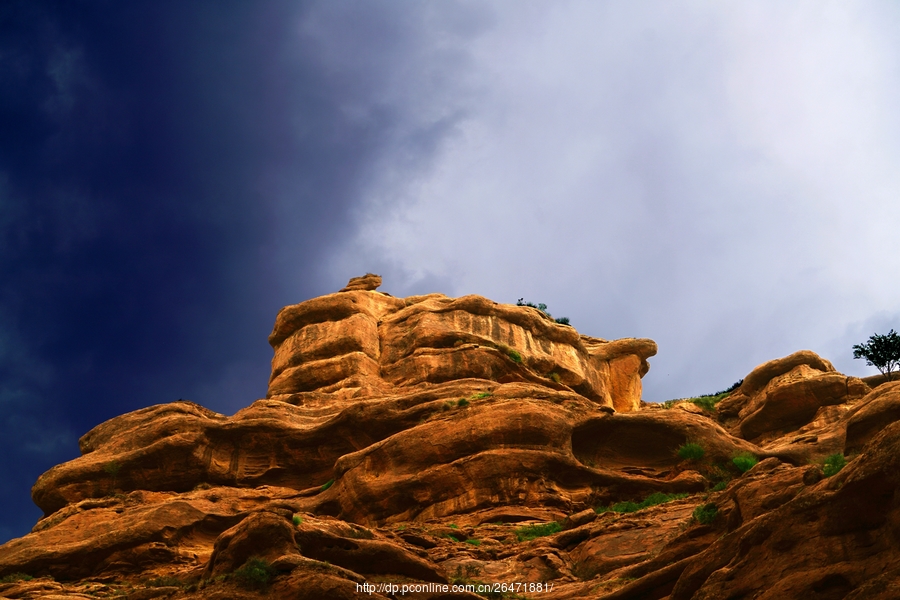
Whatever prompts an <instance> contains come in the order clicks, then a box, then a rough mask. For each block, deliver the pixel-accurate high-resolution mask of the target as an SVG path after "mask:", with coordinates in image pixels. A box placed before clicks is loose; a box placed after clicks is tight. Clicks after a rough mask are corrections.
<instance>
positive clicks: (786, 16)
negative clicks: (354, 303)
mask: <svg viewBox="0 0 900 600" xmlns="http://www.w3.org/2000/svg"><path fill="white" fill-rule="evenodd" d="M492 6H493V7H494V8H495V9H496V12H495V15H494V16H495V20H494V21H493V23H492V25H491V27H489V28H485V29H483V30H480V31H479V32H478V34H477V36H475V37H474V38H473V39H472V40H468V41H467V42H466V44H465V47H464V48H463V46H462V44H460V51H461V52H462V51H465V52H467V54H468V57H467V61H468V62H467V64H470V65H471V67H470V72H469V73H468V75H467V80H466V85H465V86H460V87H459V89H458V90H457V89H455V88H453V87H452V86H451V87H450V88H449V89H447V90H445V92H444V93H443V95H442V96H441V98H440V101H441V105H442V106H448V107H454V108H455V112H456V113H458V114H460V115H463V117H462V118H461V119H459V120H458V121H456V122H455V123H454V126H453V127H452V128H451V129H450V130H448V131H447V132H446V134H445V135H444V136H443V138H442V140H441V144H440V145H438V154H437V156H436V157H434V158H433V159H432V160H431V161H430V162H428V163H427V164H426V163H423V164H421V165H417V166H416V168H408V169H404V170H402V172H401V173H400V175H399V176H398V175H397V174H396V173H393V172H392V171H391V170H390V169H387V172H388V173H390V176H387V177H383V178H381V179H376V181H375V182H374V183H373V184H372V185H370V186H369V187H368V188H367V189H366V190H365V192H364V195H363V199H364V202H365V205H364V206H365V208H363V209H361V210H360V212H359V213H358V214H359V218H358V222H359V224H360V231H359V234H358V236H357V239H356V241H355V243H354V244H353V245H349V246H348V247H347V248H346V250H345V252H344V253H343V254H342V255H341V256H338V257H336V258H335V261H334V263H333V264H334V265H338V266H340V268H341V269H342V270H348V269H350V268H351V267H350V265H358V267H356V270H357V271H359V272H360V273H362V272H365V271H366V270H367V269H366V267H365V265H368V264H372V263H373V262H375V263H379V261H380V264H384V265H385V266H386V267H387V268H388V269H389V270H388V272H387V273H385V274H384V275H386V276H385V286H384V287H385V289H388V290H389V291H392V293H405V292H406V290H408V289H412V288H413V287H414V286H415V282H417V281H424V280H428V279H429V278H431V279H432V280H434V281H448V283H449V282H451V281H452V283H450V285H448V287H446V288H445V289H442V290H436V291H443V292H445V293H448V294H452V295H459V294H463V293H481V294H484V295H488V296H490V297H492V298H494V299H496V300H499V301H506V302H514V301H515V299H516V298H518V297H521V296H523V295H524V296H526V297H528V298H530V299H532V300H533V301H542V302H546V303H547V304H548V305H549V306H550V307H551V310H553V311H554V312H555V313H556V312H558V313H559V314H567V315H568V316H570V317H571V318H572V322H573V324H574V325H576V326H577V327H578V328H579V329H580V330H581V331H583V332H585V333H588V334H591V335H596V336H600V337H607V338H610V337H626V336H645V337H651V338H654V339H656V340H657V341H658V342H659V343H660V354H659V356H658V357H656V358H655V359H653V360H651V364H652V365H653V368H652V370H651V373H650V374H649V375H648V377H647V378H646V379H645V389H646V390H647V395H648V398H649V399H653V400H663V399H666V397H672V396H679V395H686V394H691V393H704V392H709V391H710V390H711V389H712V388H715V389H720V388H722V387H724V386H727V385H728V384H730V383H731V382H732V381H734V380H735V379H737V378H739V377H742V376H743V375H744V374H746V373H747V372H749V370H750V369H752V368H753V367H754V366H755V365H756V364H758V363H760V362H763V361H765V360H769V359H772V358H776V357H778V356H782V355H785V354H788V353H790V352H792V351H794V350H797V349H799V348H805V347H809V348H812V349H814V350H816V349H818V350H819V351H823V352H824V351H825V350H829V351H836V350H838V348H837V347H836V346H835V345H834V343H833V342H832V340H833V339H834V336H835V335H836V332H838V331H841V330H843V329H844V328H846V327H848V326H850V324H852V323H855V322H859V321H864V320H865V319H867V318H869V316H870V315H872V314H874V313H877V312H879V311H888V310H891V309H892V307H894V306H896V304H897V300H898V296H900V286H898V284H897V283H896V281H894V280H893V278H891V277H886V276H885V274H886V273H891V272H894V271H896V270H897V267H900V264H898V261H900V253H898V252H897V249H898V247H897V246H898V243H897V241H896V237H895V236H894V235H893V234H892V233H891V231H890V225H889V224H890V223H894V222H897V220H898V217H900V204H898V203H896V202H895V200H894V199H895V198H896V197H897V193H898V191H900V179H898V175H897V173H900V170H898V169H897V167H898V163H900V154H898V151H900V146H898V144H897V142H896V140H897V139H898V137H897V135H896V134H897V119H896V117H895V115H894V111H893V109H892V107H893V106H895V105H896V102H897V99H898V98H897V96H898V90H900V85H898V83H900V82H898V79H897V73H898V70H897V60H896V56H898V52H897V47H896V46H897V44H896V42H895V41H894V39H893V37H892V36H891V35H890V34H889V30H888V29H887V28H885V27H884V26H883V23H882V21H883V19H882V17H884V16H885V15H884V14H883V13H885V12H886V13H890V14H889V15H887V16H888V17H890V18H896V14H895V13H896V10H895V9H893V8H890V7H888V6H886V5H870V6H869V7H868V9H866V10H861V9H859V8H858V7H855V6H854V7H849V6H844V5H837V4H828V5H820V4H809V3H801V4H792V5H790V6H785V5H782V4H772V3H766V4H761V5H754V6H753V7H743V6H738V5H728V6H725V5H722V6H716V7H709V6H705V7H699V6H673V5H657V6H654V7H653V8H652V9H651V8H650V7H648V6H645V7H639V6H632V5H598V4H595V3H567V4H555V5H552V6H551V5H531V7H530V8H529V9H528V10H521V11H520V10H518V8H519V7H518V6H517V7H516V9H513V8H512V7H511V6H510V5H508V4H504V3H498V4H494V5H492ZM414 75H415V73H414ZM423 98H425V99H426V100H427V101H429V102H435V101H437V99H436V98H433V97H431V96H428V94H427V93H425V95H424V96H423V95H421V94H420V92H419V91H412V92H410V95H409V96H402V97H398V98H396V99H395V100H394V101H396V102H398V103H400V105H401V106H407V105H412V106H415V105H417V104H418V103H421V102H422V101H423ZM398 152H399V151H398ZM392 158H393V157H387V158H385V159H383V160H384V162H385V163H388V164H391V159H392ZM401 162H402V161H398V164H400V163H401ZM876 215H877V216H876ZM369 270H370V269H369ZM392 283H393V285H394V286H395V287H394V288H393V289H391V286H392Z"/></svg>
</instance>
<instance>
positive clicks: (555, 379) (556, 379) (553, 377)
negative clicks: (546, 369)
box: [547, 371, 560, 383]
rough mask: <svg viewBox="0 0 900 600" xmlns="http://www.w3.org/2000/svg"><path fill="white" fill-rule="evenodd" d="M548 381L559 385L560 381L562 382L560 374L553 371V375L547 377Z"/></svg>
mask: <svg viewBox="0 0 900 600" xmlns="http://www.w3.org/2000/svg"><path fill="white" fill-rule="evenodd" d="M547 379H549V380H550V381H552V382H553V383H559V381H560V377H559V373H557V372H556V371H553V372H552V373H550V374H548V375H547Z"/></svg>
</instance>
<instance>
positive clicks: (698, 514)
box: [694, 504, 719, 525]
mask: <svg viewBox="0 0 900 600" xmlns="http://www.w3.org/2000/svg"><path fill="white" fill-rule="evenodd" d="M718 514H719V509H718V508H716V505H715V504H703V505H701V506H698V507H697V508H695V509H694V519H696V520H697V521H698V522H699V523H700V524H702V525H709V524H710V523H712V522H713V521H715V520H716V515H718Z"/></svg>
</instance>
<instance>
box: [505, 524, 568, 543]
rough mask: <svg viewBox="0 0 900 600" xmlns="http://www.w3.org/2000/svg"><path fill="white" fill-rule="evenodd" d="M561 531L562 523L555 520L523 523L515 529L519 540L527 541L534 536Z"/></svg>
mask: <svg viewBox="0 0 900 600" xmlns="http://www.w3.org/2000/svg"><path fill="white" fill-rule="evenodd" d="M560 531H562V525H560V524H559V523H557V522H556V521H551V522H550V523H539V524H537V525H525V526H523V527H519V528H518V529H516V537H517V538H519V541H520V542H527V541H529V540H533V539H535V538H539V537H544V536H545V535H553V534H554V533H559V532H560Z"/></svg>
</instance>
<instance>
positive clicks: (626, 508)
mask: <svg viewBox="0 0 900 600" xmlns="http://www.w3.org/2000/svg"><path fill="white" fill-rule="evenodd" d="M687 496H688V495H687V494H664V493H663V492H653V493H652V494H650V495H649V496H647V497H646V498H644V500H643V501H641V502H634V501H631V500H628V501H626V502H617V503H615V504H611V505H609V506H607V507H599V508H595V509H594V510H595V511H596V512H597V513H599V514H603V513H605V512H617V513H631V512H637V511H639V510H643V509H645V508H650V507H651V506H656V505H658V504H664V503H666V502H671V501H672V500H681V499H682V498H687Z"/></svg>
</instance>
